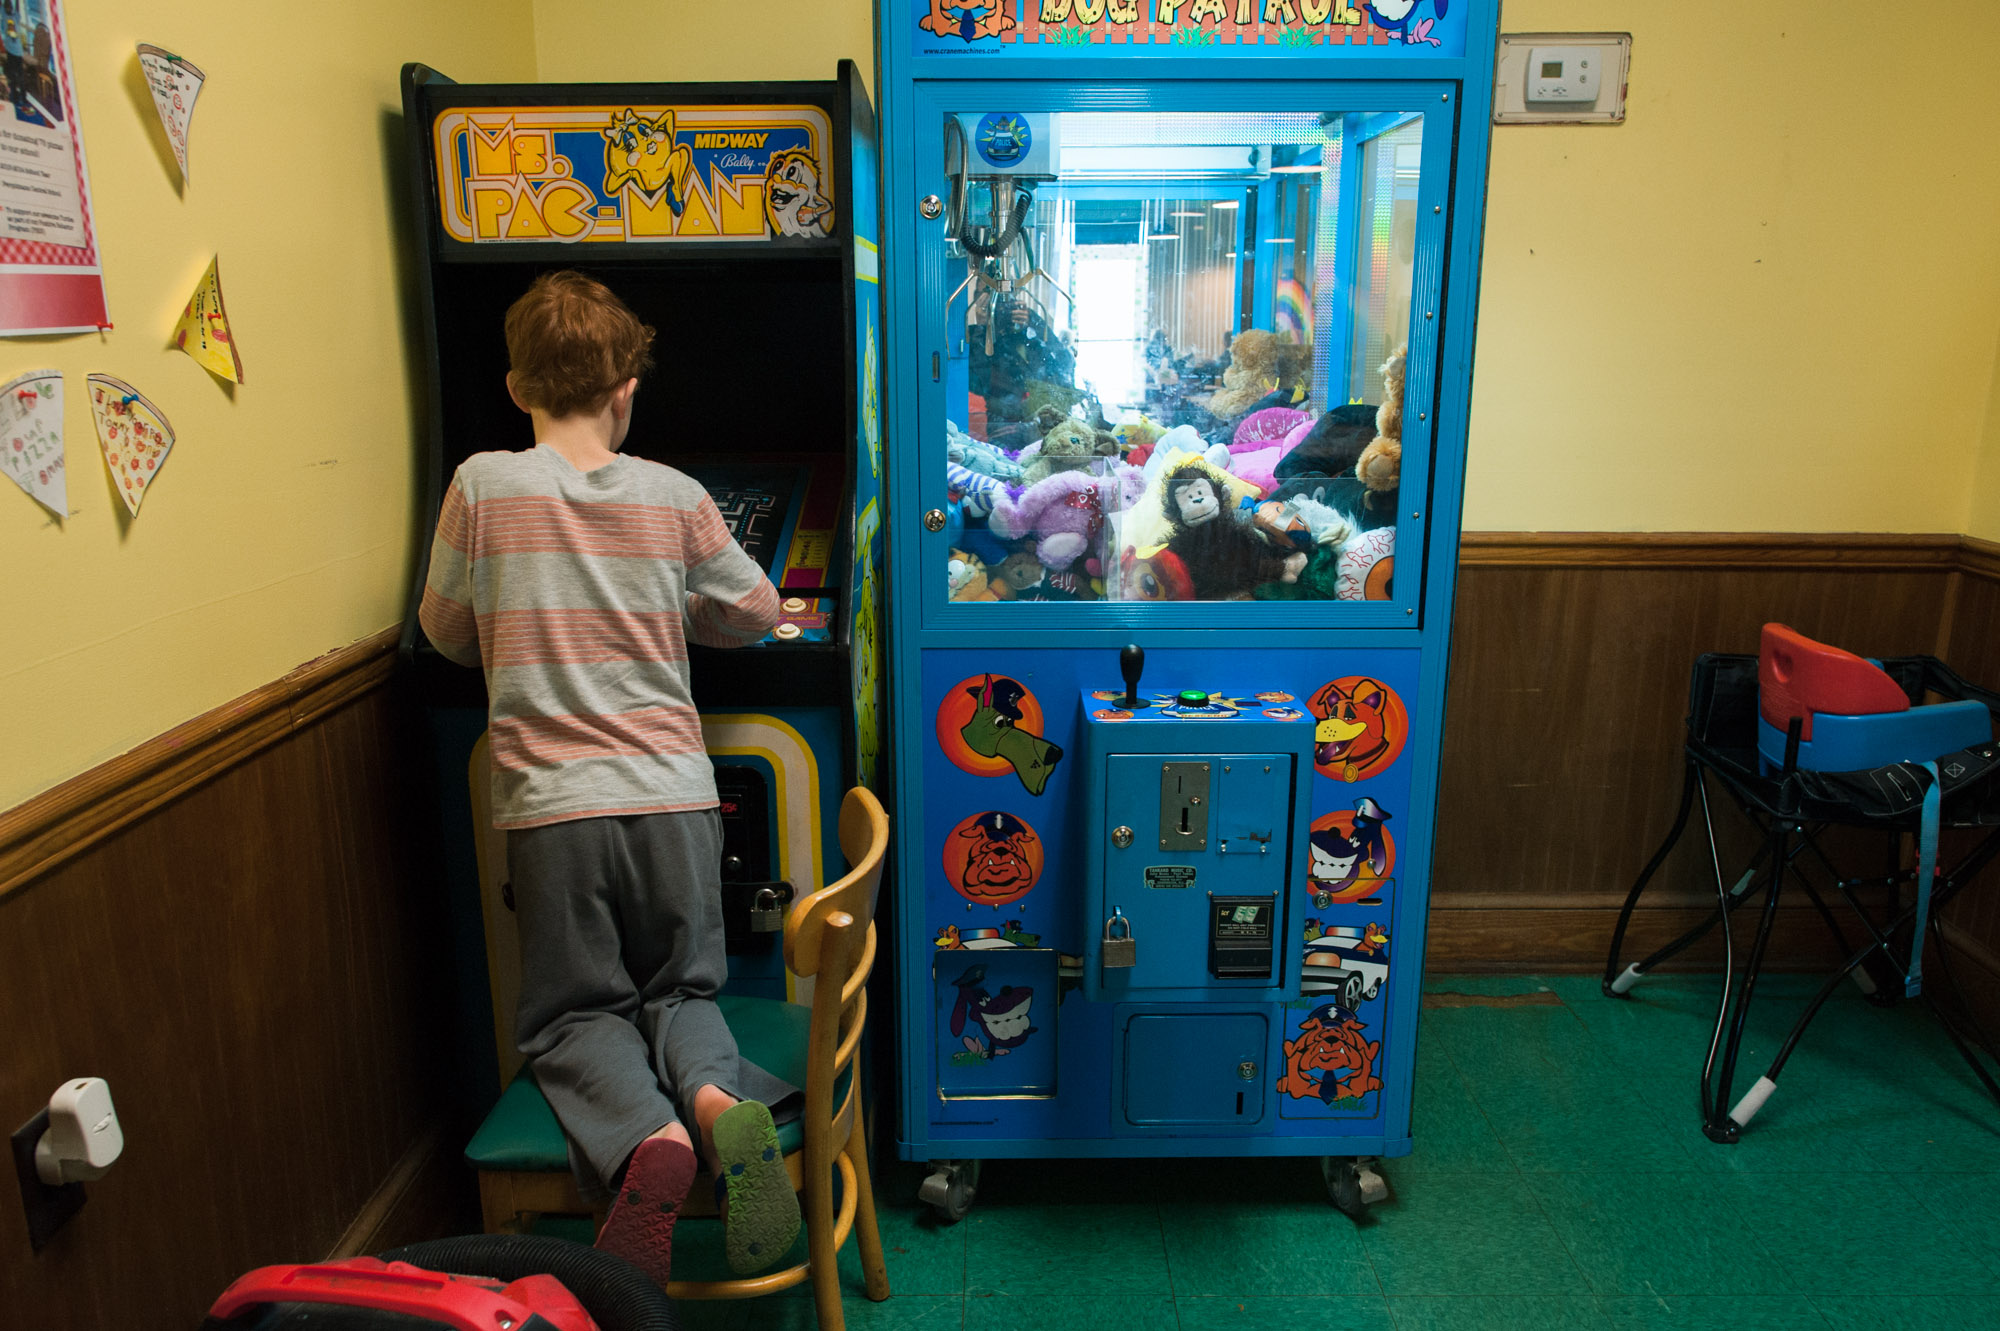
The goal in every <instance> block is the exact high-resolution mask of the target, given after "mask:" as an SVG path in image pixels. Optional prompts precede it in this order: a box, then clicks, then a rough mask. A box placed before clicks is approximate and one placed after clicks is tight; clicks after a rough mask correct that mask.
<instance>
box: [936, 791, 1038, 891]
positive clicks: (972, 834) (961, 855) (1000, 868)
mask: <svg viewBox="0 0 2000 1331" xmlns="http://www.w3.org/2000/svg"><path fill="white" fill-rule="evenodd" d="M944 868H945V874H946V876H947V877H948V878H949V879H950V881H951V884H952V886H953V887H955V888H957V889H958V894H959V895H960V896H962V897H964V898H965V899H966V900H967V901H970V902H972V903H974V904H975V905H984V906H995V907H998V906H1004V905H1006V904H1007V903H1009V902H1011V901H1018V900H1020V899H1021V898H1022V897H1024V896H1026V895H1028V892H1029V890H1030V889H1032V888H1033V887H1034V885H1035V881H1036V880H1037V879H1038V878H1040V877H1041V874H1042V839H1041V838H1040V837H1038V836H1036V835H1035V829H1034V828H1032V827H1029V826H1028V825H1027V824H1026V823H1024V822H1022V821H1021V820H1020V819H1019V818H1016V817H1015V816H1014V815H1013V814H1011V813H1001V812H999V811H997V810H989V811H988V812H986V813H981V814H975V815H973V816H972V817H970V818H968V819H966V820H965V821H964V822H962V823H960V824H959V825H958V826H957V827H955V828H953V829H952V832H951V835H950V836H949V837H947V838H946V839H945V847H944Z"/></svg>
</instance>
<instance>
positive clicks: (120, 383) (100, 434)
mask: <svg viewBox="0 0 2000 1331" xmlns="http://www.w3.org/2000/svg"><path fill="white" fill-rule="evenodd" d="M90 415H91V419H93V420H95V421H96V422H97V442H98V443H99V444H101V445H103V447H104V465H105V466H106V467H108V468H110V469H111V479H112V482H113V483H114V484H115V485H116V486H117V488H118V493H119V495H120V496H121V497H122V498H123V499H124V500H125V508H126V510H127V511H128V512H130V513H131V514H132V516H133V517H137V516H139V505H140V503H141V502H142V501H143V500H144V499H145V498H146V488H147V487H148V486H150V485H151V484H152V483H153V481H154V480H155V479H156V478H157V477H158V476H159V474H160V468H162V467H163V466H165V465H166V461H167V454H168V453H170V452H172V451H173V447H174V427H173V426H172V425H171V424H169V423H168V421H167V418H166V416H165V415H163V414H162V413H161V411H160V409H159V408H158V407H156V406H154V405H153V404H152V403H151V402H148V401H147V400H146V399H145V397H144V396H143V395H142V394H141V393H140V392H139V390H138V389H136V388H134V387H132V385H130V384H128V383H126V382H125V381H124V380H123V379H114V378H112V377H111V376H110V375H108V374H93V375H91V376H90Z"/></svg>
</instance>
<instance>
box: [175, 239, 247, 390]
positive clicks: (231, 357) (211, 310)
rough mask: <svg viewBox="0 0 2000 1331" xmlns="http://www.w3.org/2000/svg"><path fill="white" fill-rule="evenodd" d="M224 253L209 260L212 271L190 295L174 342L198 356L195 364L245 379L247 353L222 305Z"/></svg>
mask: <svg viewBox="0 0 2000 1331" xmlns="http://www.w3.org/2000/svg"><path fill="white" fill-rule="evenodd" d="M221 263H222V256H220V255H217V256H216V257H214V258H212V259H210V260H209V261H208V271H207V272H205V273H203V274H202V275H201V282H200V284H199V285H198V286H196V287H195V289H194V294H193V295H192V296H189V297H188V303H187V308H186V309H184V310H182V311H181V318H180V322H179V323H177V324H175V325H174V345H175V346H177V347H179V348H180V349H181V350H182V351H185V352H186V353H187V354H188V355H190V356H192V357H194V361H195V364H197V365H199V366H201V368H202V369H204V370H207V371H208V372H209V373H210V374H212V375H214V376H215V377H216V378H218V379H233V380H235V381H236V382H237V383H239V384H240V383H242V382H243V357H241V356H240V355H238V354H237V352H236V339H235V337H234V336H232V335H231V334H230V331H229V313H228V311H227V310H225V309H224V308H223V305H222V269H221V267H220V265H221Z"/></svg>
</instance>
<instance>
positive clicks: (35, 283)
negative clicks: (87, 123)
mask: <svg viewBox="0 0 2000 1331" xmlns="http://www.w3.org/2000/svg"><path fill="white" fill-rule="evenodd" d="M0 82H4V83H5V85H6V101H5V102H0V337H5V336H12V335H17V334H22V333H81V332H90V331H92V330H95V329H99V328H108V327H109V326H110V319H109V317H108V316H107V314H106V312H105V305H104V276H103V271H102V269H101V268H100V267H99V266H98V259H97V236H96V231H95V228H94V227H93V225H92V223H91V217H90V179H89V173H88V171H87V169H86V168H85V166H84V157H83V131H82V128H81V127H80V126H79V124H78V123H77V108H76V81H75V80H74V79H73V78H72V77H71V76H70V66H69V40H68V36H67V34H66V33H65V32H64V29H63V17H62V5H61V0H0Z"/></svg>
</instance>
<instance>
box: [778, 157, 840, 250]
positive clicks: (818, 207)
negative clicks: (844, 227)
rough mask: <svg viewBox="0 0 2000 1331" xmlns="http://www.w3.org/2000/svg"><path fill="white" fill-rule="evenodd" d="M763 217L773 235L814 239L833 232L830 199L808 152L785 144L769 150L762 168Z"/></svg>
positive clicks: (816, 166) (831, 202) (815, 164)
mask: <svg viewBox="0 0 2000 1331" xmlns="http://www.w3.org/2000/svg"><path fill="white" fill-rule="evenodd" d="M764 220H765V221H766V222H768V223H770V226H771V233H772V234H773V235H778V236H795V237H801V238H805V239H810V240H816V239H820V238H822V237H825V236H830V235H832V234H833V201H832V200H831V199H829V198H827V197H826V191H825V189H824V188H823V187H822V186H821V184H820V178H819V163H818V162H816V161H814V160H813V155H812V154H811V153H809V152H806V151H804V150H803V149H800V148H787V149H785V150H784V151H783V152H775V153H772V154H771V164H770V166H769V167H767V168H765V171H764Z"/></svg>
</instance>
